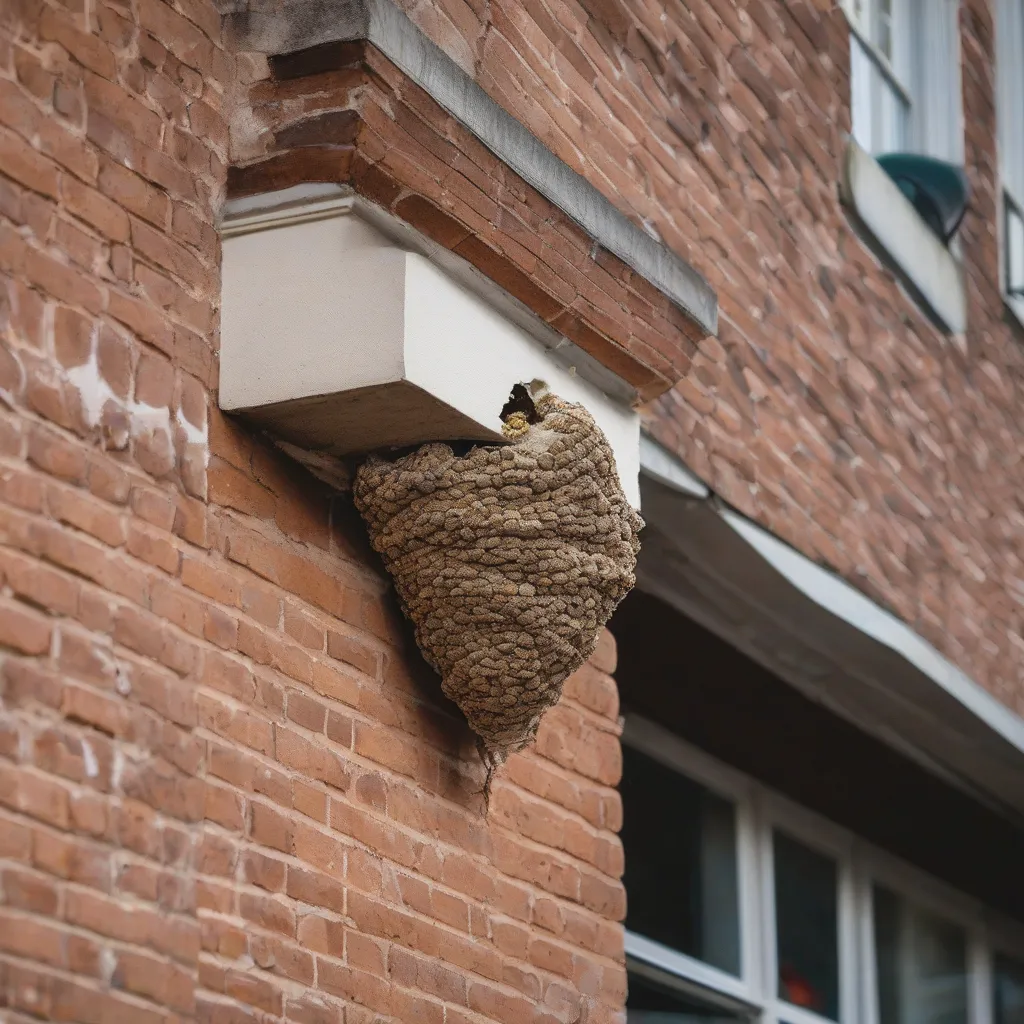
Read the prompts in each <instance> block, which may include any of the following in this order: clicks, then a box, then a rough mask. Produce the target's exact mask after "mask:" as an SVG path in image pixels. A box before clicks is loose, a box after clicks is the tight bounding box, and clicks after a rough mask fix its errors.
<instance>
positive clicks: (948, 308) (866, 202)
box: [842, 139, 967, 334]
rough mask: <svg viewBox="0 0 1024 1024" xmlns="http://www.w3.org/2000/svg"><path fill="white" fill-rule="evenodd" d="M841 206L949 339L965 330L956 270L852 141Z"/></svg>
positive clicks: (914, 213)
mask: <svg viewBox="0 0 1024 1024" xmlns="http://www.w3.org/2000/svg"><path fill="white" fill-rule="evenodd" d="M842 195H843V201H844V202H845V203H846V204H847V205H848V206H850V207H851V208H852V209H853V211H854V212H855V213H856V214H857V217H858V218H859V220H860V222H861V223H862V224H863V225H864V227H865V228H867V230H868V231H869V232H870V233H871V235H872V237H873V238H874V240H875V241H876V242H877V243H878V245H879V246H880V247H881V248H882V249H883V250H884V251H885V254H886V255H887V256H888V257H889V258H890V259H891V260H892V262H893V263H894V264H895V265H896V267H897V269H898V270H899V271H900V272H901V273H902V274H903V276H904V277H905V278H906V279H907V281H908V282H909V283H910V284H911V285H912V286H913V287H914V289H916V291H917V292H918V294H919V295H920V296H921V298H922V299H923V300H924V301H925V303H927V305H928V306H929V308H930V309H931V311H932V312H933V313H934V314H935V316H936V317H937V318H938V319H939V320H940V321H941V322H942V324H943V325H944V326H945V328H946V329H947V330H948V331H949V332H950V333H951V334H962V333H963V332H964V331H965V330H966V329H967V291H966V288H965V286H964V280H963V273H962V271H961V268H960V265H959V264H958V263H957V261H956V260H955V259H954V258H953V255H952V254H951V253H950V251H949V249H948V248H946V246H945V245H943V244H942V242H941V241H940V240H939V239H938V238H937V237H936V235H935V233H934V232H933V231H932V230H931V229H930V228H929V227H928V226H927V225H926V224H925V222H924V221H923V220H922V219H921V218H920V216H919V215H918V213H917V211H916V210H915V209H914V207H913V204H912V203H911V202H910V200H909V199H907V197H906V196H905V195H904V194H903V193H902V192H901V191H900V188H899V186H898V185H897V184H896V183H895V182H894V181H893V180H892V178H890V177H889V175H888V174H886V173H885V171H884V170H883V169H882V168H881V166H880V165H879V164H878V162H877V161H876V160H875V159H874V157H872V156H871V155H870V154H869V153H867V152H865V151H864V150H863V149H861V147H860V146H859V145H857V143H856V142H854V140H853V139H851V140H850V141H849V143H848V145H847V147H846V156H845V159H844V161H843V180H842Z"/></svg>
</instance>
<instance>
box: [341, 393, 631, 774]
mask: <svg viewBox="0 0 1024 1024" xmlns="http://www.w3.org/2000/svg"><path fill="white" fill-rule="evenodd" d="M517 391H522V389H520V388H517ZM527 404H528V408H527V409H525V410H520V411H516V412H511V413H510V414H508V415H507V416H506V419H505V426H504V431H505V434H506V436H508V437H509V438H510V439H511V443H510V444H508V445H505V446H481V447H476V448H472V449H471V450H470V451H469V452H468V454H466V455H464V456H458V455H456V454H455V453H454V452H453V451H452V449H451V448H450V447H449V446H448V445H446V444H426V445H423V447H421V448H419V449H418V450H417V451H416V452H414V453H413V454H411V455H407V456H405V457H404V458H400V459H398V460H397V461H395V462H387V461H384V460H383V459H380V458H376V457H371V458H370V459H369V460H368V461H367V462H366V463H364V465H363V466H362V467H361V468H360V470H359V472H358V474H357V476H356V480H355V486H354V497H355V503H356V507H357V508H358V509H359V511H360V513H361V514H362V516H363V518H364V519H365V520H366V523H367V526H368V527H369V533H370V539H371V542H372V543H373V546H374V548H375V549H376V550H377V551H379V552H380V554H381V555H382V556H383V559H384V564H385V565H386V567H387V569H388V571H389V572H390V573H391V576H392V577H393V578H394V581H395V588H396V590H397V591H398V596H399V599H400V600H401V603H402V608H403V610H404V612H405V614H406V615H407V616H408V617H409V618H410V619H411V620H412V622H413V624H414V626H415V629H416V640H417V642H418V644H419V646H420V649H421V650H422V651H423V654H424V656H425V657H426V659H427V661H429V662H430V664H431V665H432V666H433V667H434V668H435V669H436V670H437V671H438V672H439V673H440V675H441V679H442V688H443V689H444V692H445V693H446V694H447V695H448V696H449V697H450V698H451V699H452V700H454V701H455V702H456V703H457V704H458V705H459V707H460V708H461V709H462V711H463V712H464V714H465V715H466V718H467V719H468V720H469V724H470V725H471V726H472V728H473V730H474V731H475V732H476V733H477V735H478V736H479V737H480V739H481V741H482V745H483V749H484V756H485V760H486V761H487V764H488V768H489V769H493V767H494V766H495V765H497V764H500V763H501V762H502V761H504V759H505V758H506V757H507V756H508V755H509V754H510V753H511V752H513V751H515V750H518V749H520V748H521V747H523V746H524V745H525V744H526V743H528V742H529V741H530V740H531V739H532V738H533V736H534V734H535V733H536V730H537V724H538V722H539V720H540V717H541V715H543V713H544V712H545V711H546V710H547V709H548V708H550V707H551V706H552V705H553V704H555V703H556V702H557V701H558V698H559V696H560V695H561V692H562V683H563V682H564V681H565V679H566V677H567V676H568V675H570V674H571V673H572V672H574V671H575V670H576V669H577V668H579V667H580V665H582V664H583V662H584V661H586V660H587V658H588V657H589V656H590V655H591V653H592V652H593V650H594V645H595V643H596V642H597V637H598V634H599V633H600V631H601V629H602V627H603V626H604V624H605V623H606V622H607V621H608V618H609V617H610V616H611V613H612V611H613V610H614V609H615V606H616V605H617V604H618V603H619V601H621V600H622V598H623V597H624V596H625V595H626V594H627V593H628V592H629V590H630V588H631V587H632V586H633V584H634V582H635V577H634V575H633V574H634V570H635V568H636V556H637V552H638V551H639V548H640V545H639V542H638V540H637V533H638V531H639V530H640V528H641V527H642V526H643V522H642V520H641V519H640V517H639V516H638V515H637V514H636V512H635V511H634V510H633V508H632V507H631V506H630V504H629V501H628V500H627V499H626V497H625V495H624V494H623V492H622V488H621V486H620V484H619V477H618V473H617V471H616V468H615V457H614V455H613V454H612V450H611V447H610V446H609V444H608V441H607V439H606V438H605V436H604V434H603V433H602V432H601V429H600V427H598V425H597V424H596V423H595V422H594V419H593V417H592V416H591V415H590V413H588V412H587V410H586V409H584V408H583V407H582V406H581V405H574V404H572V403H570V402H566V401H563V400H562V399H560V398H557V397H556V396H554V395H551V394H547V395H545V396H543V397H541V398H539V399H538V400H537V401H536V403H535V404H534V403H533V401H532V400H530V401H528V403H527ZM506 408H507V407H506Z"/></svg>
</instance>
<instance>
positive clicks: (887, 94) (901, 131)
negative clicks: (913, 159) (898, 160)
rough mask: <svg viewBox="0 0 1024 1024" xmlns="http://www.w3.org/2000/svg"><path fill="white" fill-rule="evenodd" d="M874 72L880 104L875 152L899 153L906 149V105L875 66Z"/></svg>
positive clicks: (907, 114) (907, 116)
mask: <svg viewBox="0 0 1024 1024" xmlns="http://www.w3.org/2000/svg"><path fill="white" fill-rule="evenodd" d="M874 72H875V74H876V75H877V76H878V90H879V103H880V111H879V132H880V134H879V138H878V141H877V152H878V153H899V152H902V151H903V150H905V149H906V148H907V121H908V118H909V112H908V110H907V104H906V103H905V102H904V99H903V97H902V96H901V95H900V94H899V92H897V90H896V88H895V87H894V86H893V84H892V82H890V81H889V79H888V78H886V77H885V75H883V74H882V72H881V71H879V70H878V67H877V66H875V67H874Z"/></svg>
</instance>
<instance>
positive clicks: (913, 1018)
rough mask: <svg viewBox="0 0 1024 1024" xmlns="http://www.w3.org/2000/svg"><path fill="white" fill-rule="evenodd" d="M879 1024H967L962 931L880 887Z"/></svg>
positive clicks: (877, 917) (877, 946)
mask: <svg viewBox="0 0 1024 1024" xmlns="http://www.w3.org/2000/svg"><path fill="white" fill-rule="evenodd" d="M874 903H875V955H876V958H877V971H878V1018H879V1024H967V941H966V937H965V935H964V932H963V930H962V929H960V928H958V927H956V925H952V924H950V923H949V922H948V921H944V920H942V919H941V918H938V917H934V916H933V915H931V914H929V913H926V912H925V911H922V910H919V909H918V908H917V907H914V906H912V905H911V904H910V903H908V902H907V901H906V900H904V899H903V898H902V897H900V896H897V895H896V894H895V893H893V892H890V891H889V890H888V889H884V888H882V887H881V886H876V887H875V891H874Z"/></svg>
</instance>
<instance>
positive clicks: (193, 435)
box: [0, 325, 210, 465]
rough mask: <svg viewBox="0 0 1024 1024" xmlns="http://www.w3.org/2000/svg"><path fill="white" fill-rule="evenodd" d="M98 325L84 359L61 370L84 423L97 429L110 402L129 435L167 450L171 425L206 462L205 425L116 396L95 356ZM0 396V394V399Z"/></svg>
mask: <svg viewBox="0 0 1024 1024" xmlns="http://www.w3.org/2000/svg"><path fill="white" fill-rule="evenodd" d="M98 339H99V326H98V325H97V326H96V327H94V328H93V332H92V338H91V343H92V344H91V350H90V352H89V358H88V360H87V361H86V362H84V363H82V364H80V365H79V366H73V367H71V368H70V369H67V370H65V371H64V377H65V379H66V380H67V381H68V383H69V384H71V385H72V386H73V387H74V388H75V389H76V390H77V391H78V393H79V396H80V400H81V403H82V412H83V415H84V417H85V421H86V423H87V425H88V426H90V427H93V428H100V427H102V426H103V425H104V423H103V419H104V410H105V409H107V407H108V405H110V404H111V403H112V404H113V405H114V406H115V407H116V408H117V409H118V410H119V411H121V412H122V413H123V414H124V416H125V418H126V419H127V422H128V424H129V427H130V431H131V436H132V437H135V438H140V437H154V438H155V437H157V436H158V435H163V436H164V438H165V439H166V444H167V447H168V449H169V450H170V449H173V447H174V437H175V428H176V427H177V429H178V430H180V431H181V435H182V436H183V438H184V441H185V443H186V444H188V445H195V446H198V447H199V448H200V450H201V451H202V453H203V462H204V465H209V461H210V452H209V439H210V438H209V427H208V425H207V424H204V425H203V426H202V427H197V426H196V425H195V424H194V423H192V422H191V421H190V420H189V419H188V418H187V417H186V416H185V414H184V412H183V411H182V410H181V409H180V408H179V409H178V410H177V411H176V413H175V414H173V415H172V413H171V410H170V409H167V408H165V407H158V406H153V405H147V404H146V403H145V402H136V401H133V400H131V399H128V400H125V399H122V398H120V397H119V396H118V395H117V394H116V393H115V392H114V391H113V389H112V388H111V387H110V385H109V384H108V383H107V381H106V380H105V379H104V377H103V374H102V373H101V371H100V367H99V360H98V357H97V343H98ZM2 397H3V396H2V395H0V398H2Z"/></svg>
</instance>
